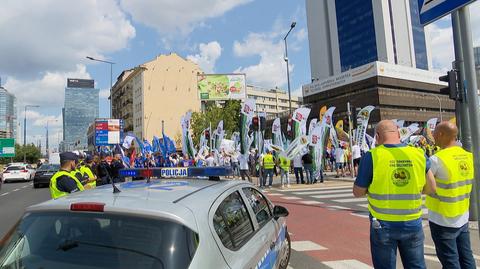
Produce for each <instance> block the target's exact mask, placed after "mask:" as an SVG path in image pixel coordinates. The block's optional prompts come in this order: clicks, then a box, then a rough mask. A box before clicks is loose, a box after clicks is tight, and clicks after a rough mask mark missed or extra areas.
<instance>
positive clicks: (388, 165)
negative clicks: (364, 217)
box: [353, 120, 435, 269]
mask: <svg viewBox="0 0 480 269" xmlns="http://www.w3.org/2000/svg"><path fill="white" fill-rule="evenodd" d="M375 133H376V136H377V143H378V145H379V146H377V147H375V148H373V149H372V150H370V151H369V152H367V153H366V154H365V155H364V156H363V158H362V161H361V163H360V167H359V171H358V176H357V178H356V180H355V183H354V187H353V194H354V195H355V197H362V196H365V195H367V199H368V204H369V206H368V210H369V211H370V250H371V255H372V261H373V266H374V268H377V269H393V268H396V258H397V249H398V251H399V252H400V257H401V259H402V263H403V267H404V268H406V269H410V268H426V266H425V259H424V239H425V236H424V234H423V228H422V192H423V193H425V194H431V193H434V192H435V179H434V178H433V174H432V172H431V171H430V170H429V169H430V162H429V160H428V158H427V157H426V156H425V154H424V153H423V151H422V150H421V149H418V148H415V147H410V146H407V145H405V144H402V143H400V133H399V131H398V127H397V125H396V124H395V123H394V122H393V121H391V120H383V121H380V122H379V123H378V125H377V127H376V128H375Z"/></svg>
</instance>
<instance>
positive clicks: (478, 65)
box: [473, 47, 480, 88]
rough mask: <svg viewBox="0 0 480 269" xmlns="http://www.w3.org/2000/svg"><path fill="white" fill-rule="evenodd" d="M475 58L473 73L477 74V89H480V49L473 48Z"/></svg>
mask: <svg viewBox="0 0 480 269" xmlns="http://www.w3.org/2000/svg"><path fill="white" fill-rule="evenodd" d="M473 52H474V56H475V71H476V74H477V87H479V88H480V47H475V48H473Z"/></svg>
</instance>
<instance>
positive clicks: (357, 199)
mask: <svg viewBox="0 0 480 269" xmlns="http://www.w3.org/2000/svg"><path fill="white" fill-rule="evenodd" d="M332 201H333V202H336V203H355V202H366V201H367V198H363V197H362V198H347V199H337V200H332Z"/></svg>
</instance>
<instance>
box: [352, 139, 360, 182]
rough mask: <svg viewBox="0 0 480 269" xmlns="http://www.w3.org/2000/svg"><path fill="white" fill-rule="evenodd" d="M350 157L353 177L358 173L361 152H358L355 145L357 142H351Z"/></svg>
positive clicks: (357, 147)
mask: <svg viewBox="0 0 480 269" xmlns="http://www.w3.org/2000/svg"><path fill="white" fill-rule="evenodd" d="M352 158H353V171H354V175H353V176H354V177H355V176H357V174H358V166H359V165H360V159H361V158H362V153H361V152H360V147H359V146H358V145H357V142H353V145H352Z"/></svg>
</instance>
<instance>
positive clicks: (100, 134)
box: [95, 119, 123, 146]
mask: <svg viewBox="0 0 480 269" xmlns="http://www.w3.org/2000/svg"><path fill="white" fill-rule="evenodd" d="M122 136H123V120H119V119H97V120H95V146H108V145H115V144H120V141H121V138H122Z"/></svg>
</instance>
